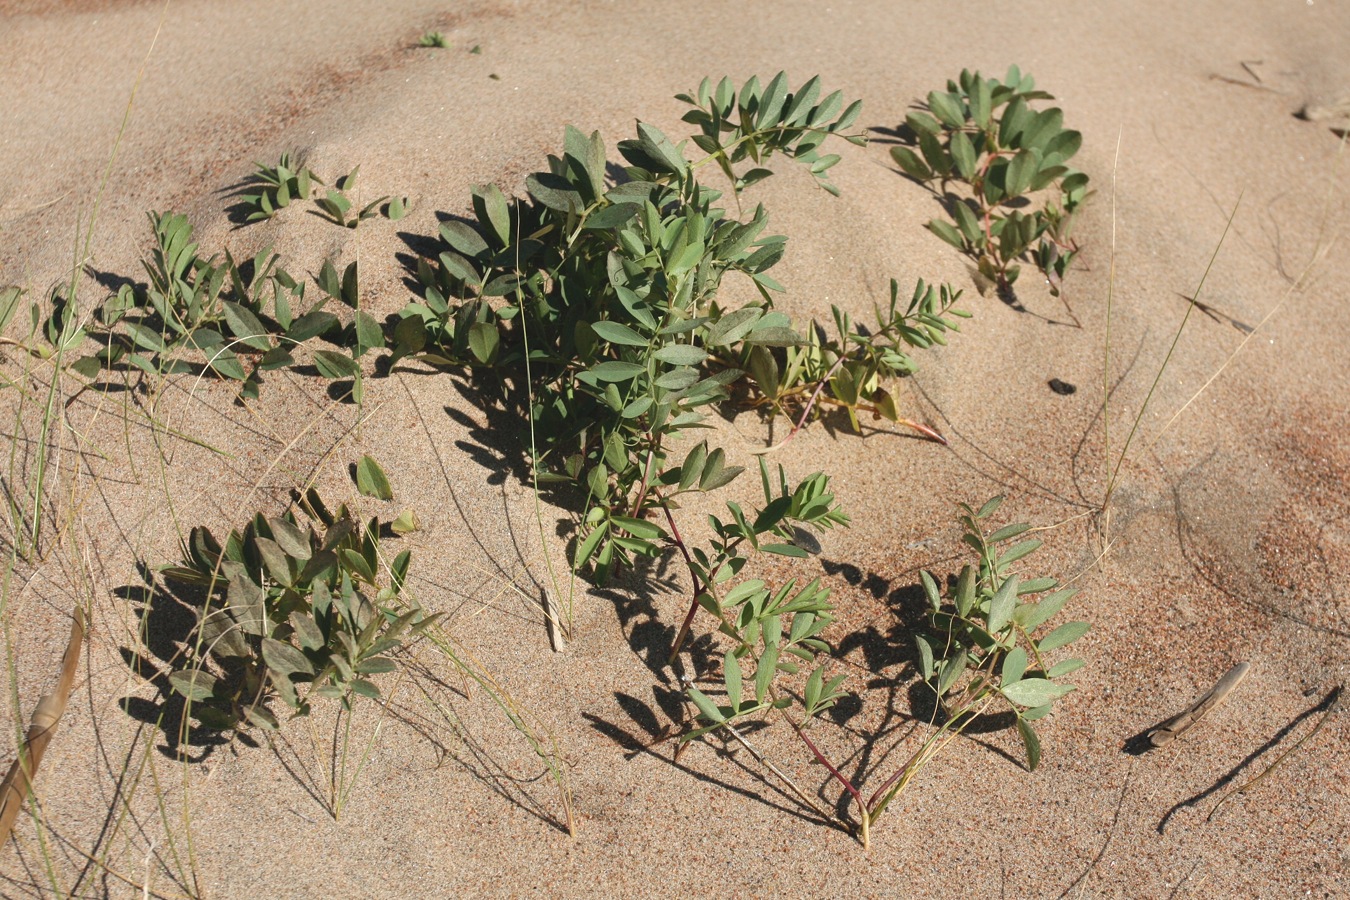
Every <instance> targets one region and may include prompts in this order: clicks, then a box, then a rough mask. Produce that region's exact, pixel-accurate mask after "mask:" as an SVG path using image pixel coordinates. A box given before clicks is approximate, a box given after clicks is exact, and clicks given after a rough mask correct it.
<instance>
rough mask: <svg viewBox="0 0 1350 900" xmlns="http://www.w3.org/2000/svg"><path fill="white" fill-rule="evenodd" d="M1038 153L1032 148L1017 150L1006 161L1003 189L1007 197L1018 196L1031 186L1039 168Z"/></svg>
mask: <svg viewBox="0 0 1350 900" xmlns="http://www.w3.org/2000/svg"><path fill="white" fill-rule="evenodd" d="M1040 165H1041V162H1040V154H1038V153H1036V152H1035V151H1033V150H1019V151H1017V155H1015V156H1014V157H1013V158H1012V160H1011V161H1009V163H1008V170H1007V174H1006V175H1005V178H1006V184H1005V185H1004V190H1006V191H1007V193H1008V196H1009V197H1019V196H1021V195H1022V194H1024V193H1026V191H1027V188H1029V187H1031V181H1032V179H1033V178H1035V177H1036V173H1037V171H1038V170H1039V169H1040Z"/></svg>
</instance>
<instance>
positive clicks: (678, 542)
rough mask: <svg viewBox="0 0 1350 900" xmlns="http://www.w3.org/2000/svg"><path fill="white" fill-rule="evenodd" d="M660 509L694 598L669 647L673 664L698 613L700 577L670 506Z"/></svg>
mask: <svg viewBox="0 0 1350 900" xmlns="http://www.w3.org/2000/svg"><path fill="white" fill-rule="evenodd" d="M661 511H662V512H664V513H665V514H666V523H667V524H668V525H670V536H671V539H672V540H674V542H675V546H676V547H679V548H680V553H681V554H682V555H683V556H684V563H685V565H686V566H688V567H689V577H690V578H692V579H693V580H694V599H693V600H691V601H690V603H689V612H688V613H686V614H685V617H684V622H683V623H681V625H680V630H679V632H678V633H676V635H675V643H674V645H673V646H672V647H671V648H670V658H669V659H667V660H666V665H668V666H673V665H675V658H676V657H677V656H679V655H680V649H681V648H682V647H684V642H685V640H686V639H688V637H689V629H690V628H691V627H693V624H694V616H695V615H696V614H697V613H698V596H699V594H701V593H702V592H703V591H702V588H701V587H700V585H701V584H702V581H703V580H702V579H701V578H699V576H698V570H697V569H696V568H695V566H694V558H693V557H692V556H690V555H689V548H688V547H686V546H685V543H684V538H682V537H680V529H679V526H677V525H676V524H675V517H674V516H672V515H671V514H670V507H669V506H667V505H666V504H665V503H662V504H661Z"/></svg>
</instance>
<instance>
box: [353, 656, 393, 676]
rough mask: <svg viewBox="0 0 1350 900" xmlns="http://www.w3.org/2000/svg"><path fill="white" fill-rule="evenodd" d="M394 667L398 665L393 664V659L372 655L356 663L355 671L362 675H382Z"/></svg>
mask: <svg viewBox="0 0 1350 900" xmlns="http://www.w3.org/2000/svg"><path fill="white" fill-rule="evenodd" d="M396 668H398V667H397V666H396V665H394V661H393V660H392V659H389V658H387V657H384V656H372V657H369V658H368V659H363V660H361V661H360V662H359V663H357V664H356V671H358V672H360V673H361V674H362V675H383V674H385V673H386V672H392V671H394V670H395V669H396Z"/></svg>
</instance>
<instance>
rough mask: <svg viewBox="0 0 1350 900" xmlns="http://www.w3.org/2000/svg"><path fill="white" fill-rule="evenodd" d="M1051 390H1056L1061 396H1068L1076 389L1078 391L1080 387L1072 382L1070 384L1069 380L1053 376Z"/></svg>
mask: <svg viewBox="0 0 1350 900" xmlns="http://www.w3.org/2000/svg"><path fill="white" fill-rule="evenodd" d="M1050 390H1052V391H1054V392H1055V393H1056V394H1059V395H1060V396H1063V397H1067V396H1068V395H1069V394H1072V393H1073V392H1074V391H1077V390H1078V388H1077V387H1075V386H1074V385H1072V384H1069V383H1068V382H1067V381H1060V380H1059V379H1058V378H1051V379H1050Z"/></svg>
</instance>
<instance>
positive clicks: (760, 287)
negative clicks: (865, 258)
mask: <svg viewBox="0 0 1350 900" xmlns="http://www.w3.org/2000/svg"><path fill="white" fill-rule="evenodd" d="M680 99H682V100H684V101H686V102H688V103H689V104H690V105H691V107H692V109H691V110H690V111H689V112H688V113H687V114H686V115H685V121H687V122H689V123H691V124H693V125H696V126H698V128H699V132H698V133H697V134H695V135H693V137H692V138H691V139H690V140H691V141H692V143H693V144H694V145H695V146H696V147H697V148H698V149H699V150H700V151H702V152H703V153H704V154H706V155H704V156H703V157H702V158H700V159H697V160H695V161H692V162H691V161H690V160H689V159H688V158H687V157H686V153H685V151H686V146H687V143H681V144H679V145H676V144H674V143H672V142H671V141H670V139H668V138H667V137H666V136H665V135H664V134H663V133H662V132H660V131H659V130H657V129H656V128H654V127H652V126H650V125H648V124H646V123H641V122H640V123H639V124H638V126H637V137H636V138H635V139H633V140H627V141H622V142H620V143H619V145H618V149H619V152H620V154H622V156H623V157H624V159H625V160H626V161H627V163H628V165H627V166H626V167H624V169H623V176H622V178H621V179H619V180H618V182H617V183H609V182H607V180H606V154H605V147H604V144H603V143H602V141H601V139H600V136H599V134H598V133H597V134H592V135H590V136H589V137H587V136H586V135H584V134H583V133H582V132H580V131H578V130H577V129H575V128H571V127H569V128H567V130H566V133H565V136H564V141H563V153H562V155H561V156H550V157H549V169H548V171H547V172H539V173H536V174H534V175H531V176H529V177H528V178H527V179H526V190H527V192H528V197H527V198H525V199H521V200H508V198H507V197H506V196H505V195H504V194H503V193H502V192H501V191H500V190H499V189H498V188H497V187H495V186H486V187H481V188H477V189H475V190H474V192H473V210H474V219H475V220H474V221H458V220H455V221H450V222H446V223H445V224H444V225H443V226H442V227H441V229H440V235H441V238H442V239H443V240H444V242H445V246H446V249H445V250H444V251H443V252H441V253H440V254H439V257H438V259H436V260H434V261H431V260H425V259H424V260H422V261H421V262H420V263H419V268H418V277H419V280H420V281H421V283H422V286H423V287H424V289H425V290H424V295H423V296H422V297H421V298H420V299H418V300H415V301H413V302H412V303H410V304H409V305H408V306H407V307H406V308H405V309H404V310H403V312H402V321H401V322H400V323H399V325H398V326H397V328H396V331H395V341H396V349H395V357H396V358H401V357H405V356H410V355H415V356H416V357H417V358H419V359H421V360H422V361H424V362H429V363H432V364H434V365H439V366H444V367H451V368H457V367H462V366H464V365H466V364H467V365H470V366H472V367H474V368H475V369H478V370H492V371H493V372H495V373H497V374H498V375H500V376H501V377H502V378H503V379H504V380H505V381H506V382H507V383H508V384H515V385H523V384H526V383H527V384H528V385H529V388H530V395H531V397H532V401H531V406H530V416H531V418H532V420H533V422H534V433H535V434H536V435H537V436H538V438H539V444H538V446H537V448H536V457H535V459H534V464H535V470H536V473H537V477H538V478H539V481H540V482H556V481H568V482H573V483H576V484H578V485H580V486H581V487H582V489H583V490H584V491H585V493H586V495H587V497H588V507H589V510H588V512H587V513H586V515H585V516H584V517H583V522H582V534H581V535H579V540H578V542H577V552H576V554H575V557H574V562H575V565H576V567H577V568H579V569H580V568H582V567H584V566H587V565H593V566H594V567H595V569H596V571H597V573H598V574H599V575H600V576H601V577H604V576H605V575H607V574H608V573H609V572H610V571H611V570H612V569H613V568H614V566H615V565H618V564H623V563H627V562H631V560H632V559H633V558H634V556H655V555H657V554H659V553H660V552H661V542H662V541H665V540H668V539H671V535H670V534H669V533H668V532H667V531H666V530H665V529H664V528H663V527H662V526H661V525H659V524H656V523H651V522H647V521H646V520H647V518H648V516H649V515H650V514H651V513H653V512H658V511H661V510H668V509H669V508H670V506H671V504H670V500H671V496H672V491H671V488H672V486H674V485H678V484H681V483H682V481H683V483H684V484H685V489H688V488H689V482H688V481H687V479H688V478H689V477H691V471H692V468H691V463H690V459H691V458H693V454H696V453H699V454H706V457H705V458H703V459H702V461H701V465H702V466H703V467H704V468H701V469H700V470H699V473H700V474H699V476H698V478H697V480H696V482H695V483H697V485H698V487H699V489H701V490H711V489H714V488H717V487H720V486H722V485H724V484H726V483H727V482H729V481H730V480H731V478H733V477H734V476H735V475H736V474H737V472H738V471H739V470H738V469H727V468H723V467H722V459H723V454H722V452H721V451H720V450H716V449H715V450H713V451H711V452H709V451H707V450H706V448H704V449H698V448H695V449H694V450H691V451H688V454H689V455H687V456H686V458H685V459H684V460H682V461H674V460H671V459H670V458H669V455H670V453H671V445H672V442H673V440H674V439H675V438H676V437H677V436H678V435H680V434H681V433H682V432H684V431H686V430H688V429H690V428H694V427H697V426H699V425H700V424H701V423H702V421H703V418H704V415H705V412H704V410H705V408H706V407H707V406H709V405H710V404H712V403H715V402H717V401H719V400H722V399H724V398H726V397H727V395H728V392H727V387H728V385H730V384H732V383H733V382H736V381H737V380H739V379H741V378H743V377H744V376H746V375H747V373H748V385H749V388H750V390H751V393H752V396H753V397H754V398H755V401H756V402H763V403H766V404H771V405H773V406H774V407H775V408H778V409H788V408H789V407H790V408H791V409H792V410H793V411H797V410H800V416H801V420H802V421H804V420H805V418H806V416H807V415H809V414H810V413H811V412H812V411H815V410H819V409H820V408H821V406H822V405H823V403H822V399H823V400H824V401H825V402H827V403H835V404H838V405H841V406H843V407H845V408H846V409H848V411H849V413H850V415H856V411H857V410H859V409H862V410H864V411H867V412H871V413H873V414H876V415H884V416H889V417H890V418H892V419H897V420H898V419H899V416H898V414H897V413H896V410H895V404H894V402H893V401H892V400H891V398H890V395H889V394H888V393H886V391H885V389H884V387H883V386H882V384H881V382H882V380H883V379H884V378H885V377H886V376H891V375H897V374H903V373H906V372H909V371H912V369H913V367H914V366H913V361H912V359H911V358H910V356H909V354H908V352H907V351H908V349H909V348H913V347H926V346H929V345H930V344H932V343H934V342H938V341H942V340H943V333H944V332H945V331H947V330H948V329H951V328H953V327H954V323H953V322H952V320H951V319H950V318H947V315H948V314H953V315H955V314H958V313H957V312H956V311H955V310H954V309H953V304H954V303H955V301H956V294H955V293H954V292H952V291H950V290H948V289H947V288H946V287H942V288H930V287H928V286H926V285H924V284H920V285H919V287H918V289H917V290H916V291H915V293H914V296H913V298H912V300H911V301H910V302H909V303H908V305H907V306H905V305H902V304H901V303H900V302H899V300H898V288H896V287H895V286H894V285H893V286H892V292H891V303H890V306H889V308H888V309H887V310H885V311H878V314H877V320H878V324H877V329H876V330H875V331H869V330H868V329H867V328H865V327H862V326H857V325H855V324H854V323H853V321H852V319H851V318H850V317H849V316H848V315H847V314H846V313H844V312H843V311H841V310H838V309H836V310H834V317H833V318H834V324H835V327H836V334H835V335H834V336H832V337H830V336H826V334H825V332H824V329H822V328H820V327H818V326H814V325H813V326H812V327H810V328H808V329H806V332H807V333H806V335H803V333H802V332H800V331H798V330H797V329H796V328H794V327H793V323H792V322H791V320H790V319H789V318H788V317H787V316H786V315H784V314H783V313H781V312H778V311H776V310H775V309H774V306H773V299H772V292H775V291H780V290H782V286H781V285H779V284H778V282H776V281H775V280H774V279H773V278H772V277H771V276H770V275H769V274H768V271H769V269H771V268H772V267H773V266H774V265H775V264H776V263H777V262H778V261H779V260H780V259H781V258H782V256H783V252H784V248H785V242H786V238H784V237H782V236H780V235H772V234H769V233H767V232H766V227H767V221H768V220H767V214H766V213H765V211H764V209H763V207H762V206H757V207H755V208H754V209H753V210H752V211H750V212H749V214H748V215H745V216H743V217H742V218H737V217H734V216H732V215H731V214H729V212H728V211H727V210H726V209H725V208H723V207H722V206H719V205H718V203H719V201H720V200H721V198H722V193H721V192H719V191H716V190H713V189H712V188H710V187H708V186H706V185H705V184H704V183H702V182H701V181H700V180H699V179H700V170H701V169H703V168H705V167H707V166H708V165H709V164H715V165H716V166H717V167H718V168H720V169H721V170H722V172H723V173H724V174H725V175H726V177H727V178H728V179H729V181H730V183H731V187H732V192H733V194H734V195H735V197H736V199H737V202H738V208H739V197H740V192H741V191H742V190H743V189H745V188H746V187H748V186H750V185H751V184H754V183H756V182H758V181H761V180H763V179H764V178H767V177H768V176H769V175H770V174H771V172H770V170H769V169H767V168H764V167H763V164H764V163H766V162H767V161H768V160H769V159H770V158H772V157H773V156H774V155H775V154H779V155H784V156H788V157H790V158H791V159H793V160H794V161H796V162H798V163H801V164H803V165H805V166H807V167H808V169H809V171H810V174H811V175H812V177H813V178H814V179H815V181H816V182H817V183H818V184H819V185H821V186H822V187H823V188H825V189H826V190H828V191H831V192H834V191H835V189H834V186H833V185H832V184H830V182H829V181H828V180H827V173H828V171H829V169H830V168H831V167H832V166H834V165H835V163H837V162H838V160H839V157H838V156H837V155H835V154H825V155H822V153H821V152H820V151H821V148H822V146H823V144H824V143H825V142H826V140H827V139H829V138H831V137H841V138H843V139H845V140H847V141H850V142H853V143H862V142H863V141H864V137H863V136H862V135H859V134H852V133H849V129H850V128H851V127H852V126H853V124H854V123H855V122H856V121H857V118H858V115H859V113H860V110H861V105H860V103H857V102H855V103H852V104H850V105H848V106H847V107H845V103H844V100H843V97H842V95H841V94H840V93H839V92H834V93H831V94H828V95H825V96H822V95H821V89H820V82H819V79H816V78H813V79H811V80H810V81H808V82H807V83H806V84H804V85H802V86H801V87H800V88H799V89H797V90H796V91H792V90H790V89H789V87H788V82H787V79H786V77H785V76H784V75H783V74H781V73H780V74H779V75H777V76H775V77H774V78H773V79H771V80H770V81H769V82H768V84H765V85H761V84H760V82H759V80H758V79H754V78H752V79H751V80H750V81H749V82H748V83H746V84H745V85H744V86H743V87H742V88H741V89H740V90H739V91H737V90H736V89H735V87H734V86H733V85H732V83H731V82H730V81H729V80H728V79H722V80H721V81H720V82H719V83H718V84H717V85H716V86H715V87H714V85H713V84H712V82H711V81H709V80H706V79H705V80H704V82H703V83H702V84H701V85H700V86H699V89H698V90H697V91H696V92H695V93H694V94H692V95H681V96H680ZM747 164H748V165H749V167H747ZM729 273H734V274H738V275H741V276H744V277H746V278H748V279H749V280H750V282H751V283H752V284H753V285H754V286H755V287H756V288H757V293H758V297H757V298H756V299H755V300H754V301H752V302H750V303H747V304H746V305H744V306H740V307H737V308H734V309H729V308H726V307H724V306H723V305H722V303H721V302H720V301H719V294H718V291H719V288H720V286H721V283H722V279H723V278H724V277H725V276H726V275H727V274H729ZM855 421H856V419H855ZM638 522H642V523H644V524H641V525H635V524H634V523H638Z"/></svg>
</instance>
